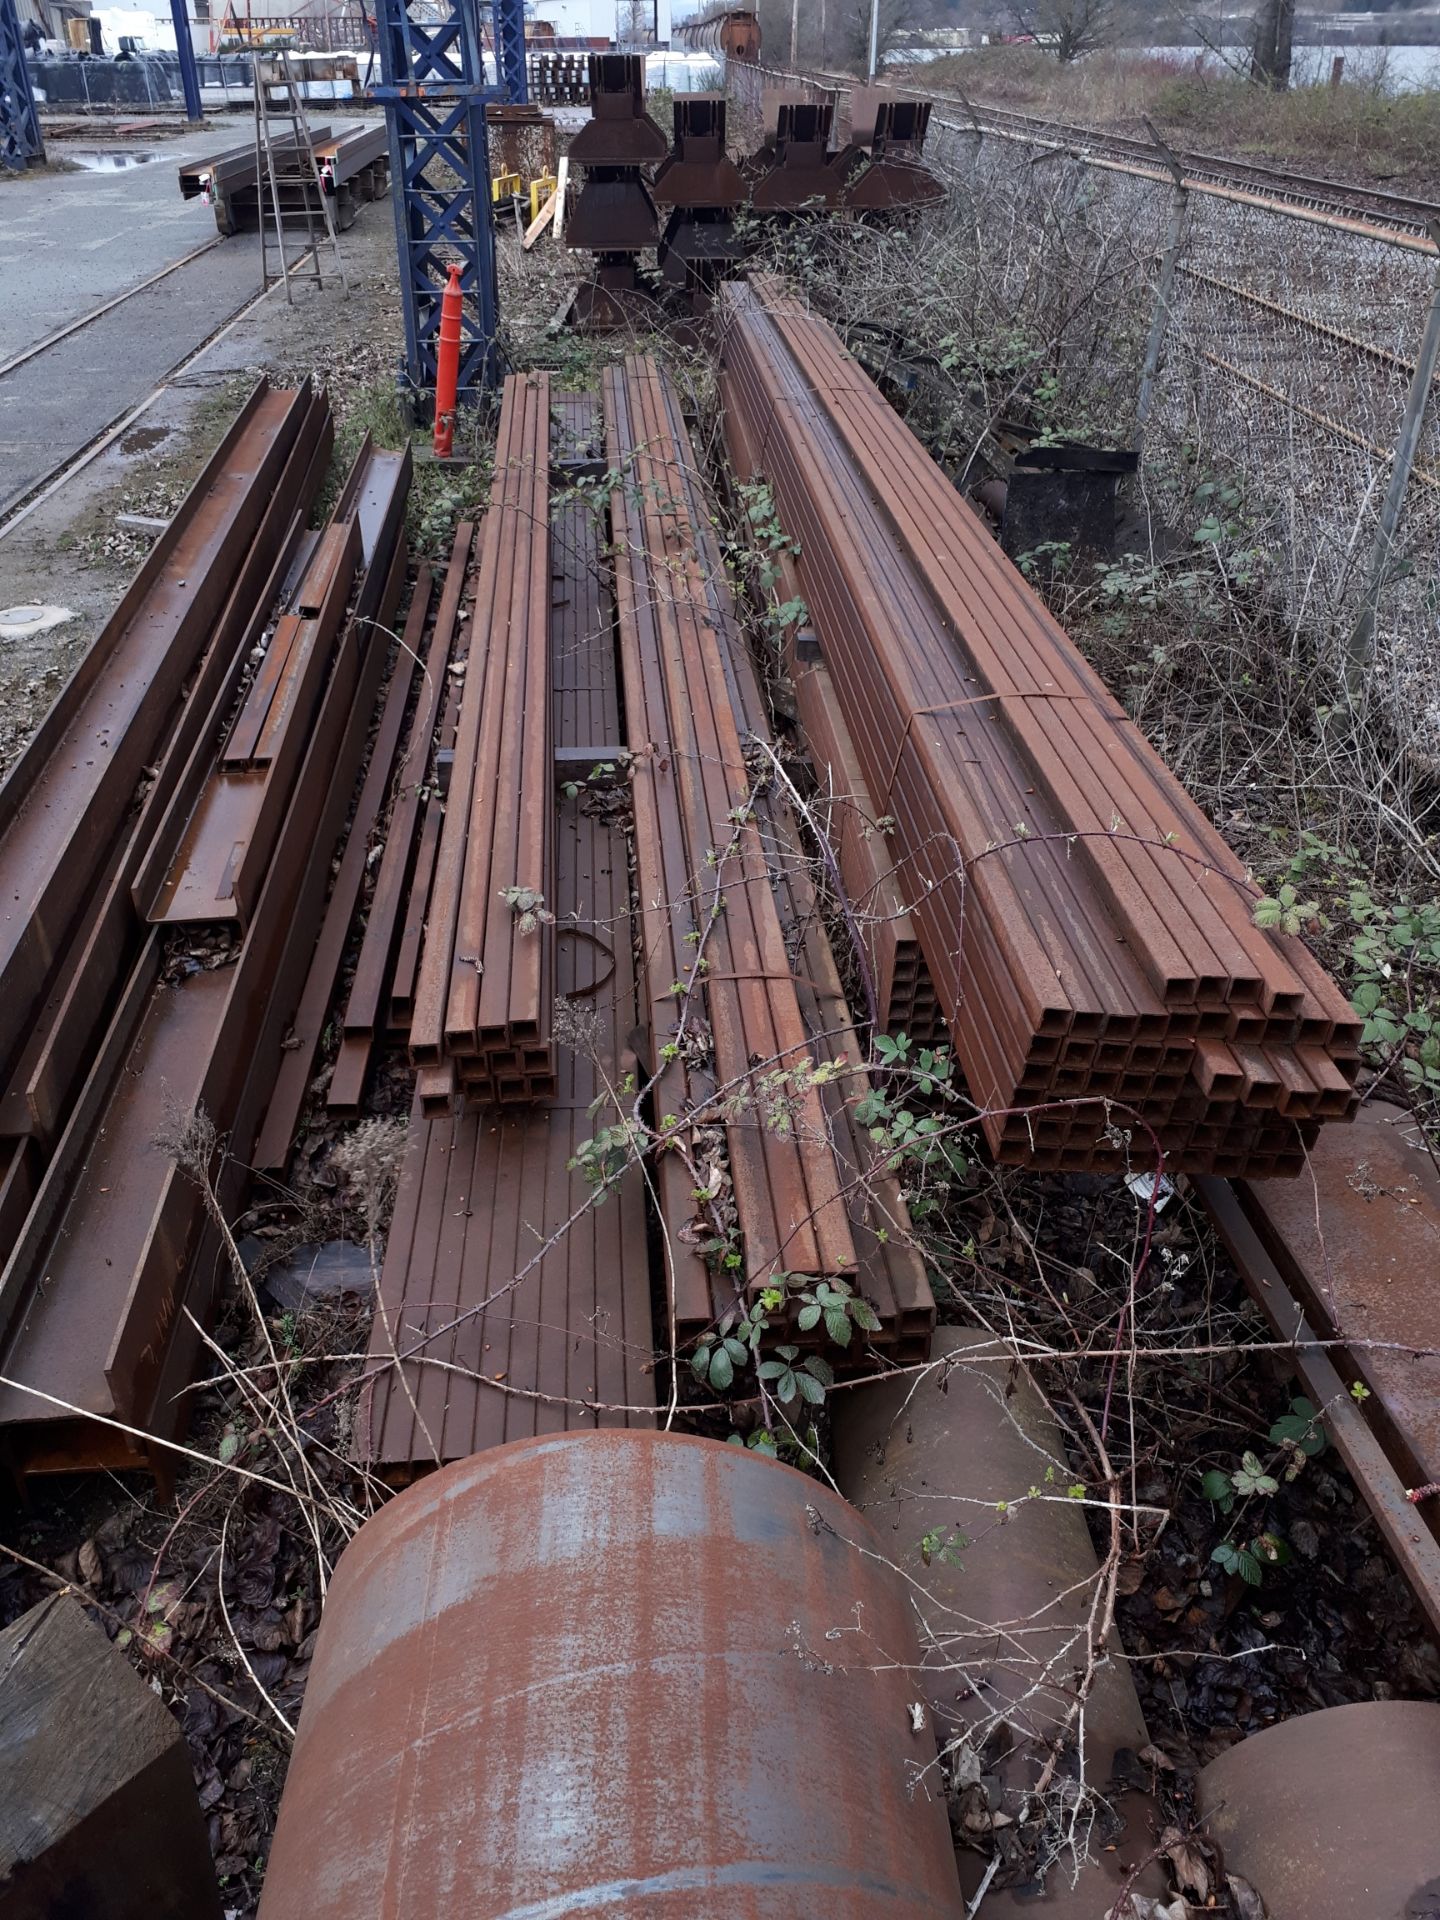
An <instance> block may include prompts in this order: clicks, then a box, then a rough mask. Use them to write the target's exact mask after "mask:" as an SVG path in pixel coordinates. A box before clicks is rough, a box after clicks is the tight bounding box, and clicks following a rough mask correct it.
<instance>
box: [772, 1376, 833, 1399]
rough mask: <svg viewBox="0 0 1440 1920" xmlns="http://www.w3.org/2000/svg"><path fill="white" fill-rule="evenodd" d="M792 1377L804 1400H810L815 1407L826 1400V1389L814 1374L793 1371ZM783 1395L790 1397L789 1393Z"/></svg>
mask: <svg viewBox="0 0 1440 1920" xmlns="http://www.w3.org/2000/svg"><path fill="white" fill-rule="evenodd" d="M790 1378H791V1380H792V1381H793V1382H794V1383H795V1385H796V1386H797V1387H798V1388H799V1389H800V1397H801V1399H802V1400H808V1401H809V1402H810V1404H811V1405H812V1406H815V1407H818V1406H819V1405H820V1404H821V1402H822V1401H823V1400H824V1398H825V1389H824V1387H822V1386H821V1384H820V1382H819V1381H818V1380H817V1379H816V1378H815V1376H814V1374H811V1373H792V1374H791V1376H790ZM782 1397H786V1398H788V1395H787V1396H782Z"/></svg>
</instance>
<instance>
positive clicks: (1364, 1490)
mask: <svg viewBox="0 0 1440 1920" xmlns="http://www.w3.org/2000/svg"><path fill="white" fill-rule="evenodd" d="M1250 1185H1253V1183H1249V1182H1231V1181H1228V1180H1219V1179H1215V1178H1213V1177H1211V1178H1204V1179H1199V1180H1197V1181H1196V1182H1195V1191H1196V1195H1197V1197H1198V1198H1199V1200H1200V1203H1201V1205H1202V1206H1203V1207H1204V1208H1205V1210H1206V1212H1207V1213H1208V1214H1209V1215H1210V1218H1211V1220H1212V1221H1213V1222H1214V1224H1215V1228H1216V1231H1217V1232H1218V1233H1219V1235H1220V1238H1221V1240H1222V1241H1223V1242H1224V1244H1225V1247H1226V1250H1227V1251H1228V1252H1229V1254H1230V1257H1231V1259H1232V1260H1233V1261H1234V1262H1235V1266H1236V1269H1237V1271H1238V1272H1239V1274H1240V1276H1241V1278H1242V1279H1243V1280H1244V1282H1245V1285H1246V1287H1247V1288H1248V1289H1249V1292H1250V1294H1251V1297H1252V1298H1253V1299H1254V1300H1255V1301H1256V1302H1257V1303H1258V1305H1259V1306H1260V1307H1261V1308H1263V1310H1264V1313H1265V1317H1266V1319H1267V1320H1268V1321H1269V1323H1270V1326H1271V1328H1272V1330H1273V1331H1274V1333H1275V1335H1276V1336H1277V1337H1278V1338H1279V1339H1281V1340H1287V1341H1293V1342H1294V1343H1295V1344H1294V1346H1293V1347H1292V1348H1291V1349H1290V1350H1289V1353H1288V1358H1289V1360H1290V1362H1291V1364H1292V1365H1293V1366H1294V1368H1295V1372H1296V1374H1297V1375H1298V1377H1299V1379H1300V1383H1301V1385H1302V1386H1303V1387H1304V1389H1305V1391H1306V1393H1307V1394H1308V1396H1309V1397H1310V1399H1311V1400H1313V1401H1314V1403H1315V1405H1316V1406H1318V1407H1323V1408H1324V1409H1325V1431H1326V1433H1327V1435H1328V1436H1329V1438H1330V1440H1331V1441H1332V1443H1333V1444H1334V1447H1335V1450H1336V1452H1337V1453H1338V1454H1339V1455H1340V1458H1341V1459H1342V1460H1343V1461H1344V1463H1345V1465H1346V1467H1347V1468H1348V1470H1349V1472H1350V1474H1351V1475H1352V1477H1353V1478H1354V1480H1355V1483H1356V1485H1357V1486H1358V1487H1359V1489H1360V1492H1361V1494H1362V1495H1363V1497H1364V1500H1365V1503H1366V1505H1367V1506H1368V1507H1369V1509H1370V1511H1371V1513H1372V1514H1373V1515H1374V1517H1375V1521H1376V1524H1377V1526H1378V1527H1379V1529H1380V1532H1381V1534H1382V1535H1383V1536H1384V1539H1385V1542H1386V1545H1387V1546H1388V1547H1389V1549H1390V1551H1391V1553H1392V1554H1393V1555H1394V1558H1395V1563H1396V1565H1397V1567H1398V1568H1399V1570H1400V1572H1401V1574H1402V1575H1403V1576H1404V1578H1405V1580H1406V1581H1407V1582H1408V1584H1409V1586H1410V1589H1411V1591H1412V1592H1413V1593H1414V1595H1415V1598H1416V1600H1417V1601H1418V1603H1419V1605H1420V1607H1421V1609H1422V1611H1423V1612H1424V1614H1425V1617H1426V1619H1427V1620H1428V1621H1429V1623H1430V1626H1431V1628H1432V1630H1434V1631H1436V1632H1437V1633H1440V1540H1437V1538H1436V1534H1435V1530H1434V1525H1433V1523H1432V1521H1431V1519H1430V1517H1429V1514H1428V1513H1427V1510H1426V1506H1425V1505H1424V1504H1421V1505H1419V1506H1417V1505H1415V1504H1414V1503H1412V1502H1411V1501H1410V1500H1409V1499H1408V1497H1407V1490H1408V1489H1409V1488H1410V1487H1411V1486H1413V1485H1414V1481H1413V1478H1412V1472H1413V1469H1411V1468H1410V1466H1409V1457H1410V1456H1411V1455H1412V1454H1413V1450H1414V1436H1413V1434H1411V1433H1407V1434H1405V1436H1404V1440H1405V1444H1404V1445H1403V1446H1400V1447H1396V1450H1395V1452H1394V1453H1392V1451H1391V1450H1390V1449H1391V1447H1395V1444H1396V1432H1395V1428H1394V1425H1393V1418H1392V1420H1391V1421H1387V1420H1382V1421H1381V1423H1380V1424H1379V1425H1378V1427H1377V1425H1376V1424H1375V1423H1374V1422H1373V1421H1372V1420H1371V1419H1370V1418H1368V1417H1367V1415H1366V1412H1365V1409H1364V1408H1362V1407H1360V1406H1358V1405H1357V1404H1356V1402H1355V1401H1354V1399H1353V1398H1352V1397H1351V1394H1350V1391H1349V1384H1348V1383H1349V1382H1350V1381H1351V1380H1352V1379H1353V1378H1355V1377H1360V1378H1362V1379H1363V1377H1364V1376H1363V1372H1361V1373H1360V1374H1358V1375H1352V1374H1350V1373H1349V1372H1348V1371H1347V1373H1346V1374H1345V1375H1343V1376H1342V1374H1341V1372H1340V1368H1339V1367H1338V1366H1337V1365H1336V1362H1335V1359H1334V1358H1332V1350H1331V1349H1327V1348H1326V1347H1324V1346H1321V1345H1320V1344H1319V1342H1320V1341H1321V1340H1322V1339H1325V1338H1327V1337H1329V1336H1327V1333H1326V1328H1327V1326H1328V1324H1329V1322H1328V1317H1327V1318H1326V1319H1322V1320H1320V1321H1319V1323H1318V1327H1317V1325H1315V1324H1312V1322H1311V1320H1310V1319H1309V1317H1308V1316H1307V1314H1306V1311H1305V1309H1304V1307H1303V1305H1302V1304H1301V1301H1300V1299H1299V1298H1297V1297H1296V1295H1295V1294H1294V1293H1292V1292H1291V1291H1290V1281H1289V1279H1288V1278H1287V1273H1286V1269H1287V1268H1289V1269H1291V1270H1292V1271H1293V1266H1292V1262H1291V1260H1290V1259H1289V1257H1288V1256H1287V1255H1284V1254H1282V1256H1281V1258H1280V1259H1277V1258H1276V1255H1275V1254H1274V1253H1272V1251H1271V1249H1270V1246H1268V1245H1267V1244H1266V1240H1265V1239H1263V1238H1262V1237H1261V1234H1260V1232H1259V1231H1258V1230H1257V1228H1256V1226H1255V1224H1254V1223H1253V1221H1252V1220H1251V1219H1250V1217H1249V1213H1248V1210H1247V1207H1246V1206H1245V1205H1244V1204H1242V1200H1241V1197H1240V1196H1241V1193H1242V1192H1243V1191H1244V1189H1245V1187H1247V1186H1250ZM1333 1351H1334V1352H1336V1353H1339V1354H1341V1356H1342V1358H1341V1364H1342V1365H1344V1366H1346V1367H1347V1369H1348V1368H1349V1367H1350V1366H1352V1365H1353V1366H1357V1367H1360V1368H1363V1366H1364V1364H1365V1361H1364V1358H1363V1356H1362V1355H1361V1354H1359V1353H1357V1354H1356V1355H1354V1356H1353V1357H1349V1358H1346V1357H1344V1355H1343V1349H1334V1350H1333ZM1399 1357H1400V1356H1397V1358H1399ZM1428 1370H1429V1369H1427V1371H1428ZM1430 1411H1431V1421H1430V1422H1429V1423H1428V1424H1431V1425H1432V1426H1433V1407H1432V1408H1431V1410H1430ZM1397 1460H1398V1461H1400V1462H1402V1463H1403V1464H1401V1465H1397Z"/></svg>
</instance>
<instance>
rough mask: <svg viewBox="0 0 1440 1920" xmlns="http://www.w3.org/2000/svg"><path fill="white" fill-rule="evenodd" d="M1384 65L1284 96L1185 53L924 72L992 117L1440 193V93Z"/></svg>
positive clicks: (1019, 54)
mask: <svg viewBox="0 0 1440 1920" xmlns="http://www.w3.org/2000/svg"><path fill="white" fill-rule="evenodd" d="M1435 51H1436V75H1437V78H1440V48H1437V49H1436V50H1435ZM1383 53H1384V49H1383V48H1368V49H1362V50H1361V52H1360V54H1359V55H1357V56H1356V57H1355V59H1354V60H1353V61H1352V70H1353V74H1354V77H1353V78H1350V79H1347V80H1346V81H1345V82H1344V84H1343V85H1341V86H1339V87H1336V88H1331V87H1328V86H1299V87H1295V88H1293V89H1292V90H1291V91H1290V92H1288V93H1278V94H1277V93H1268V92H1266V91H1265V90H1264V89H1263V88H1260V87H1254V86H1252V85H1251V84H1250V83H1249V81H1247V80H1245V79H1244V78H1242V77H1241V76H1240V75H1239V74H1237V73H1231V72H1228V71H1225V70H1224V69H1221V68H1218V67H1217V66H1216V65H1215V64H1214V63H1213V62H1206V63H1204V64H1202V62H1201V60H1200V59H1198V58H1197V57H1196V56H1195V55H1194V54H1192V53H1191V52H1189V50H1187V49H1182V48H1177V49H1176V50H1175V52H1174V53H1171V54H1156V55H1149V56H1143V55H1139V54H1130V55H1124V54H1118V53H1099V54H1093V55H1092V56H1091V57H1090V58H1089V59H1088V60H1083V61H1079V62H1077V63H1076V64H1074V65H1072V66H1068V67H1062V66H1059V65H1057V63H1056V62H1055V61H1054V60H1052V59H1051V58H1050V57H1049V56H1048V55H1046V54H1043V53H1038V52H1037V51H1036V50H1035V49H1034V48H1030V47H991V48H986V49H984V50H983V51H981V52H977V53H969V54H963V55H956V56H953V57H951V58H949V59H946V60H937V61H935V62H934V63H933V64H932V65H930V66H927V67H926V68H924V70H923V72H924V77H925V81H926V83H927V84H928V85H930V86H933V87H935V88H936V89H937V90H938V91H944V90H945V89H947V88H957V89H962V90H963V91H964V92H965V93H966V94H967V95H969V97H970V98H971V99H973V100H974V101H976V102H977V104H981V105H989V106H999V107H1011V108H1014V109H1015V110H1016V111H1018V112H1025V113H1040V114H1050V115H1054V116H1055V117H1056V118H1059V119H1065V120H1073V121H1076V122H1078V123H1080V124H1081V125H1084V126H1091V127H1104V128H1110V129H1114V130H1115V131H1117V132H1125V133H1132V134H1139V135H1141V136H1143V135H1144V133H1145V124H1144V123H1145V119H1146V117H1147V116H1148V117H1149V118H1150V119H1152V120H1153V121H1154V122H1155V124H1156V125H1157V126H1158V127H1159V129H1160V130H1161V132H1162V133H1167V134H1170V135H1172V136H1173V137H1174V139H1175V140H1176V142H1177V144H1179V145H1181V146H1188V147H1192V148H1198V149H1201V150H1203V151H1206V152H1213V153H1224V154H1229V155H1234V156H1237V157H1247V156H1248V157H1250V158H1253V159H1256V160H1262V161H1265V162H1267V163H1279V162H1288V163H1290V164H1292V165H1294V166H1297V167H1300V166H1310V167H1317V168H1320V169H1321V170H1322V171H1323V172H1324V173H1325V174H1326V175H1328V176H1333V177H1336V178H1350V179H1354V180H1357V181H1385V182H1393V183H1396V184H1398V185H1403V186H1405V187H1408V188H1414V189H1417V190H1420V189H1424V188H1428V187H1431V186H1432V185H1434V184H1436V183H1437V182H1440V87H1437V86H1434V85H1432V86H1431V87H1430V88H1429V89H1427V90H1425V91H1415V92H1409V93H1388V92H1386V91H1385V88H1384V84H1383V82H1384V73H1383V70H1382V61H1381V59H1380V56H1382V55H1383ZM1367 54H1368V55H1373V56H1376V57H1375V58H1372V59H1366V58H1365V56H1366V55H1367Z"/></svg>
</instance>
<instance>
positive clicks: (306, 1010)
mask: <svg viewBox="0 0 1440 1920" xmlns="http://www.w3.org/2000/svg"><path fill="white" fill-rule="evenodd" d="M395 553H396V557H397V559H398V560H399V564H400V567H401V570H402V573H403V569H404V564H405V559H404V556H405V543H404V541H403V540H401V541H399V542H398V543H397V545H396V548H395ZM397 598H398V595H397ZM429 602H430V572H429V569H428V568H422V569H421V572H420V577H419V579H418V580H417V581H416V583H415V591H414V593H413V595H412V597H411V603H410V614H409V618H408V619H407V621H406V624H405V631H404V633H403V635H402V637H401V641H400V645H399V646H398V647H397V648H396V649H395V662H394V666H393V668H392V670H391V674H390V684H389V687H388V689H387V691H386V695H385V702H384V706H383V707H382V709H381V713H380V721H379V725H378V726H377V727H376V729H375V738H374V740H373V741H372V742H371V745H370V760H369V764H368V766H367V767H366V770H365V779H364V781H363V783H362V785H361V788H360V792H359V795H358V796H357V798H356V801H355V809H354V812H353V813H352V814H351V817H350V824H349V828H348V830H347V832H346V836H345V851H344V852H343V853H342V854H341V856H340V861H339V864H338V866H337V867H336V869H335V878H334V881H333V882H332V884H331V888H330V899H329V901H328V902H327V904H326V908H325V918H324V920H323V921H322V923H321V926H320V932H319V937H318V938H317V940H316V942H315V951H314V954H313V955H312V956H311V960H310V968H309V971H308V973H307V974H306V976H305V987H304V990H303V992H302V993H301V995H300V1001H299V1005H298V1006H297V1007H296V1009H295V1015H294V1018H293V1019H292V1021H291V1023H290V1033H289V1036H288V1039H289V1042H290V1044H289V1045H288V1046H287V1048H286V1050H285V1057H284V1059H283V1060H282V1061H281V1062H280V1071H279V1072H278V1073H277V1074H276V1076H275V1086H274V1090H273V1092H272V1093H271V1096H270V1105H269V1107H268V1109H267V1111H266V1114H265V1124H264V1126H263V1127H262V1128H261V1130H260V1139H259V1141H258V1143H257V1145H256V1148H255V1153H254V1158H253V1162H252V1164H253V1165H254V1167H255V1168H256V1170H257V1171H258V1172H280V1171H283V1170H284V1168H285V1167H286V1165H287V1164H288V1163H289V1159H290V1149H291V1147H292V1145H293V1144H294V1139H295V1133H296V1130H297V1128H298V1127H299V1124H300V1116H301V1113H302V1111H303V1109H304V1106H305V1097H306V1095H307V1094H308V1092H309V1090H310V1081H311V1077H312V1075H313V1074H314V1071H315V1056H316V1053H317V1052H318V1050H319V1046H320V1040H321V1036H322V1034H323V1033H324V1030H325V1022H326V1019H327V1016H328V1014H329V1011H330V1002H331V1000H332V998H333V996H334V992H335V982H336V979H337V977H338V975H339V972H340V963H341V961H342V960H343V959H344V956H345V948H346V945H347V943H348V941H349V938H350V925H351V922H352V920H353V919H354V916H355V909H356V906H357V904H358V902H359V899H360V889H361V886H362V885H363V883H364V879H365V869H366V864H367V861H368V859H369V855H370V836H371V833H372V832H373V830H374V826H375V822H376V820H377V819H378V818H379V816H380V810H381V808H382V807H383V805H384V803H385V796H386V793H387V792H388V791H389V787H390V781H391V776H392V774H393V772H394V768H395V753H396V750H397V748H398V747H399V744H400V730H401V728H402V727H403V725H404V723H405V714H406V710H407V708H408V706H409V703H410V690H411V687H412V686H413V684H414V677H415V671H416V668H417V665H418V664H419V662H418V654H417V648H418V646H419V642H420V638H421V635H422V632H423V630H424V625H425V617H426V614H427V613H428V611H429ZM380 625H381V626H382V627H384V626H388V625H389V621H388V620H382V621H381V623H380ZM384 643H385V642H384V637H383V635H382V637H381V640H380V642H379V644H381V645H383V644H384ZM355 1104H356V1106H357V1107H358V1105H359V1097H358V1095H357V1097H356V1101H355Z"/></svg>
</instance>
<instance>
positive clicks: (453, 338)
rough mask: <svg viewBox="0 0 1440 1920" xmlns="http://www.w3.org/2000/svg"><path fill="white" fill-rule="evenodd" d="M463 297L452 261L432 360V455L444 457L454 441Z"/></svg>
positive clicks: (456, 268)
mask: <svg viewBox="0 0 1440 1920" xmlns="http://www.w3.org/2000/svg"><path fill="white" fill-rule="evenodd" d="M463 312H464V298H463V296H462V295H461V292H460V268H459V266H458V265H457V264H452V265H451V268H450V284H449V285H448V286H447V287H446V289H445V292H444V294H443V295H442V296H441V300H440V353H439V357H438V359H437V361H436V364H435V456H436V458H437V459H439V460H445V459H448V458H449V456H450V450H451V448H452V447H453V446H454V444H455V392H456V388H457V386H458V385H459V381H460V320H461V315H462V313H463Z"/></svg>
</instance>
